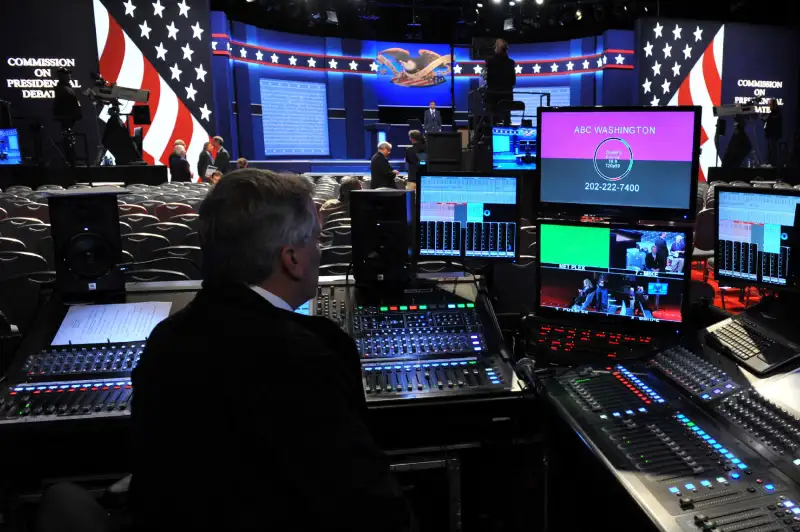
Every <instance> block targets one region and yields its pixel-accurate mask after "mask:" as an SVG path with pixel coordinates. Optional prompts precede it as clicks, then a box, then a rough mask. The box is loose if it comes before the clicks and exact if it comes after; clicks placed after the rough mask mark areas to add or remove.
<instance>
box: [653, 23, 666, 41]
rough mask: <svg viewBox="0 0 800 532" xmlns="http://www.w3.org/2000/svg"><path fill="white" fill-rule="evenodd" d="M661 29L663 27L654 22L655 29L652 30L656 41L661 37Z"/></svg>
mask: <svg viewBox="0 0 800 532" xmlns="http://www.w3.org/2000/svg"><path fill="white" fill-rule="evenodd" d="M663 29H664V26H662V25H661V24H659V23H658V22H656V27H655V28H653V31H654V32H656V39H658V38H659V37H663V35H662V33H661V32H662V31H663Z"/></svg>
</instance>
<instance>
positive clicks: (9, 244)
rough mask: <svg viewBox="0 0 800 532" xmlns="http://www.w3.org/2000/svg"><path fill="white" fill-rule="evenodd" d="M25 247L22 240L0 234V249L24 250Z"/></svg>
mask: <svg viewBox="0 0 800 532" xmlns="http://www.w3.org/2000/svg"><path fill="white" fill-rule="evenodd" d="M26 250H27V248H26V246H25V243H24V242H23V241H22V240H17V239H16V238H9V237H7V236H0V251H26Z"/></svg>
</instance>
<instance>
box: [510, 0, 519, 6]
mask: <svg viewBox="0 0 800 532" xmlns="http://www.w3.org/2000/svg"><path fill="white" fill-rule="evenodd" d="M508 5H509V6H511V7H514V6H515V5H517V4H516V2H514V0H511V1H510V2H509V3H508Z"/></svg>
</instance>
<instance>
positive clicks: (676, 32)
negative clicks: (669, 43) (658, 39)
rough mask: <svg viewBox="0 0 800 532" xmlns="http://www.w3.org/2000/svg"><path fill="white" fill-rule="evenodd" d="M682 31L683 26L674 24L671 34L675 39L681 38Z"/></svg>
mask: <svg viewBox="0 0 800 532" xmlns="http://www.w3.org/2000/svg"><path fill="white" fill-rule="evenodd" d="M682 31H683V28H681V27H680V26H678V25H677V24H675V29H674V30H672V34H673V35H674V36H675V40H676V41H677V40H678V39H680V38H681V32H682Z"/></svg>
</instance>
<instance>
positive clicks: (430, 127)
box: [423, 100, 442, 134]
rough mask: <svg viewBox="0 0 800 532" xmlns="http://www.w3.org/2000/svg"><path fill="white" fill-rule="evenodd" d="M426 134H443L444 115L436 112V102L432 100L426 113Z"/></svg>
mask: <svg viewBox="0 0 800 532" xmlns="http://www.w3.org/2000/svg"><path fill="white" fill-rule="evenodd" d="M423 125H424V126H425V133H426V134H428V133H441V131H442V115H441V113H439V111H437V110H436V102H434V101H433V100H431V103H430V107H429V109H428V110H427V111H425V120H424V121H423Z"/></svg>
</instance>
